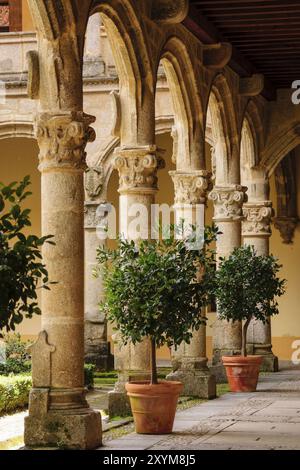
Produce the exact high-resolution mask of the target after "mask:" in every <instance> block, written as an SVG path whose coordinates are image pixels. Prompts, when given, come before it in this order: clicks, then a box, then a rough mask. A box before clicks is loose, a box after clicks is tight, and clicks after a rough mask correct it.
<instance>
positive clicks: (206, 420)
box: [102, 370, 300, 451]
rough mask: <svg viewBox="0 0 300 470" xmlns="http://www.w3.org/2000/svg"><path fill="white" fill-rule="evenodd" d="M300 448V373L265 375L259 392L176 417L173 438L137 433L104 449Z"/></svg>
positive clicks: (228, 397)
mask: <svg viewBox="0 0 300 470" xmlns="http://www.w3.org/2000/svg"><path fill="white" fill-rule="evenodd" d="M112 449H115V450H139V449H151V450H170V449H175V450H202V449H203V450H215V449H228V450H229V449H234V450H239V449H241V450H244V449H258V450H259V449H261V450H262V449H264V450H267V449H278V450H279V449H282V450H284V449H289V450H291V449H293V450H295V449H297V450H299V449H300V370H285V371H282V372H278V373H274V374H268V375H266V376H262V377H261V379H260V382H259V386H258V391H257V392H256V393H245V394H234V393H228V394H226V395H223V396H222V397H221V398H218V399H216V400H212V401H209V402H206V403H203V404H201V405H199V406H196V407H193V408H190V409H188V410H185V411H179V412H178V413H177V415H176V420H175V426H174V433H173V434H172V435H168V436H143V435H137V434H135V433H132V434H128V435H126V436H124V437H122V438H120V439H117V440H112V441H109V442H107V444H106V446H105V447H103V448H102V450H106V451H108V450H112Z"/></svg>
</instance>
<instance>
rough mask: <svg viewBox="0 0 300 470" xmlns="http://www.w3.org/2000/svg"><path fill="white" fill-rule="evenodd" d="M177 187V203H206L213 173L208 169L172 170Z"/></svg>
mask: <svg viewBox="0 0 300 470" xmlns="http://www.w3.org/2000/svg"><path fill="white" fill-rule="evenodd" d="M169 174H170V176H171V178H172V180H173V183H174V188H175V204H205V202H206V196H207V191H208V190H209V189H211V180H210V179H211V174H210V172H208V171H206V170H199V171H193V172H190V173H189V172H186V173H185V172H181V171H170V173H169Z"/></svg>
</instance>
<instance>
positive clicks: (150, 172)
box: [114, 146, 164, 194]
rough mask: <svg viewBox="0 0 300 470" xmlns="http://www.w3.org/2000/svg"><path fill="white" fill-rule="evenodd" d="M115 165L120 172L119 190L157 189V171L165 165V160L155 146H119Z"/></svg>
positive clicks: (123, 191)
mask: <svg viewBox="0 0 300 470" xmlns="http://www.w3.org/2000/svg"><path fill="white" fill-rule="evenodd" d="M114 167H115V168H116V169H117V170H118V172H119V177H120V183H119V192H120V193H121V194H122V193H128V192H145V193H149V192H151V191H157V189H158V188H157V171H158V170H159V169H161V168H163V167H164V160H163V158H161V157H160V156H159V155H157V149H156V147H155V146H153V147H137V148H130V149H126V148H118V149H116V150H115V160H114Z"/></svg>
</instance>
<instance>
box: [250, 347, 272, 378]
mask: <svg viewBox="0 0 300 470" xmlns="http://www.w3.org/2000/svg"><path fill="white" fill-rule="evenodd" d="M247 352H248V354H254V355H257V356H262V357H263V360H262V364H261V366H260V371H261V372H278V371H279V360H278V357H277V356H275V355H274V354H273V352H272V345H271V344H257V343H256V344H253V343H248V344H247Z"/></svg>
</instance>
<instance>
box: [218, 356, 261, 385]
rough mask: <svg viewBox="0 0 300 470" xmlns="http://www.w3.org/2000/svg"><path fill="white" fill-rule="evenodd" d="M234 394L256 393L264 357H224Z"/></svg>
mask: <svg viewBox="0 0 300 470" xmlns="http://www.w3.org/2000/svg"><path fill="white" fill-rule="evenodd" d="M222 361H223V364H224V366H225V369H226V374H227V379H228V383H229V386H230V390H231V391H232V392H255V390H256V387H257V382H258V375H259V368H260V365H261V362H262V356H247V357H244V356H223V357H222Z"/></svg>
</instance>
